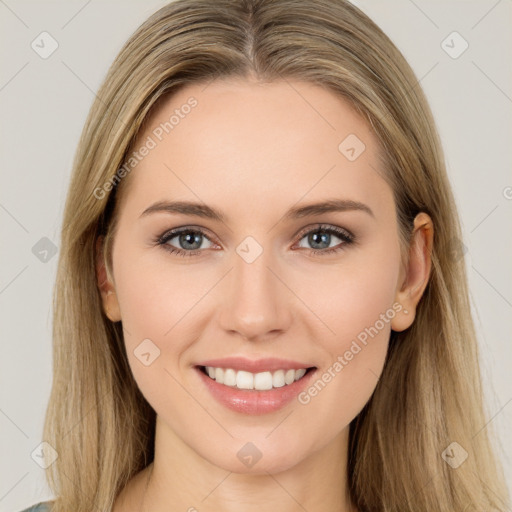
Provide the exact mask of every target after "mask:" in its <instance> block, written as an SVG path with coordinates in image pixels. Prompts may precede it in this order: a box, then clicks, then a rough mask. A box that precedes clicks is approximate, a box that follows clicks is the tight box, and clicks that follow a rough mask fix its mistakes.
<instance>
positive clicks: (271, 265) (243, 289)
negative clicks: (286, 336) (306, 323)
mask: <svg viewBox="0 0 512 512" xmlns="http://www.w3.org/2000/svg"><path fill="white" fill-rule="evenodd" d="M277 275H279V271H278V270H277V267H276V264H275V261H272V257H271V254H270V251H266V250H264V251H263V252H262V254H261V255H260V256H259V257H258V258H257V259H256V260H255V261H253V262H252V263H248V262H247V261H245V260H244V259H243V258H242V257H240V256H239V255H238V254H234V255H233V269H232V271H231V272H230V273H229V276H230V277H229V278H228V279H227V280H226V282H225V284H224V286H225V292H224V293H222V297H224V298H225V300H224V301H223V304H222V310H221V312H220V323H221V327H222V329H224V331H225V332H227V333H228V334H230V335H234V334H238V335H239V336H241V337H243V338H245V339H247V340H249V341H257V340H263V339H268V338H269V337H275V336H276V335H278V334H279V333H283V332H285V331H286V330H287V329H288V328H289V326H290V323H291V318H292V307H293V305H292V302H293V301H292V297H291V295H292V294H291V293H290V291H289V289H287V287H286V286H285V285H284V284H283V283H282V282H281V280H280V279H279V278H278V277H277Z"/></svg>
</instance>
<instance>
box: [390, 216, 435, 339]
mask: <svg viewBox="0 0 512 512" xmlns="http://www.w3.org/2000/svg"><path fill="white" fill-rule="evenodd" d="M433 241H434V224H433V222H432V219H431V218H430V216H429V215H427V214H426V213H425V212H421V213H419V214H418V215H416V218H415V219H414V227H413V233H412V236H411V243H410V246H409V261H408V262H407V264H406V266H405V267H402V269H401V270H400V278H399V282H398V288H397V292H396V295H395V301H396V302H398V303H399V304H401V305H402V310H401V311H400V312H399V313H398V314H397V315H395V317H394V318H393V319H392V321H391V329H392V330H394V331H397V332H399V331H404V330H405V329H407V328H408V327H410V326H411V325H412V323H413V322H414V318H415V316H416V307H417V305H418V303H419V301H420V299H421V297H422V295H423V292H424V291H425V288H426V287H427V284H428V280H429V278H430V269H431V266H432V261H431V255H432V247H433Z"/></svg>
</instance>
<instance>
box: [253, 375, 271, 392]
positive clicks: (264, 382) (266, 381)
mask: <svg viewBox="0 0 512 512" xmlns="http://www.w3.org/2000/svg"><path fill="white" fill-rule="evenodd" d="M254 389H258V390H260V391H265V390H267V389H272V374H271V373H270V372H261V373H257V374H256V375H255V376H254Z"/></svg>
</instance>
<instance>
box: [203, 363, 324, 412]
mask: <svg viewBox="0 0 512 512" xmlns="http://www.w3.org/2000/svg"><path fill="white" fill-rule="evenodd" d="M195 370H196V371H197V372H198V373H199V375H200V378H201V379H202V381H203V382H204V383H205V385H206V387H207V388H208V390H209V391H210V393H211V394H212V395H213V397H214V398H215V399H216V400H217V401H218V402H219V403H221V404H222V405H224V406H226V407H227V408H228V409H231V410H233V411H236V412H241V413H244V414H252V415H256V414H266V413H270V412H274V411H278V410H279V409H282V408H283V407H284V406H285V405H287V404H288V403H290V402H291V401H292V400H293V399H294V398H295V397H296V396H297V395H298V394H299V393H300V392H301V391H303V390H304V388H306V387H307V386H308V384H309V382H310V381H311V379H312V377H313V375H314V374H315V373H316V369H315V370H309V371H308V372H307V373H306V374H305V375H304V377H302V378H301V379H299V380H296V381H295V382H293V383H292V384H289V385H284V386H282V387H280V388H272V389H269V390H266V391H257V390H255V389H253V390H244V389H238V388H235V387H230V386H225V385H224V384H219V383H218V382H217V381H216V380H215V379H212V378H210V377H209V376H208V375H206V374H205V373H204V372H203V371H202V370H201V369H200V368H197V367H196V368H195Z"/></svg>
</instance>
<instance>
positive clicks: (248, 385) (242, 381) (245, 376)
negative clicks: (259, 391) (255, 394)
mask: <svg viewBox="0 0 512 512" xmlns="http://www.w3.org/2000/svg"><path fill="white" fill-rule="evenodd" d="M215 380H216V381H217V382H220V383H221V384H224V382H222V381H219V380H217V379H215ZM236 387H237V388H239V389H254V376H253V374H252V373H249V372H242V371H240V372H237V374H236Z"/></svg>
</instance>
